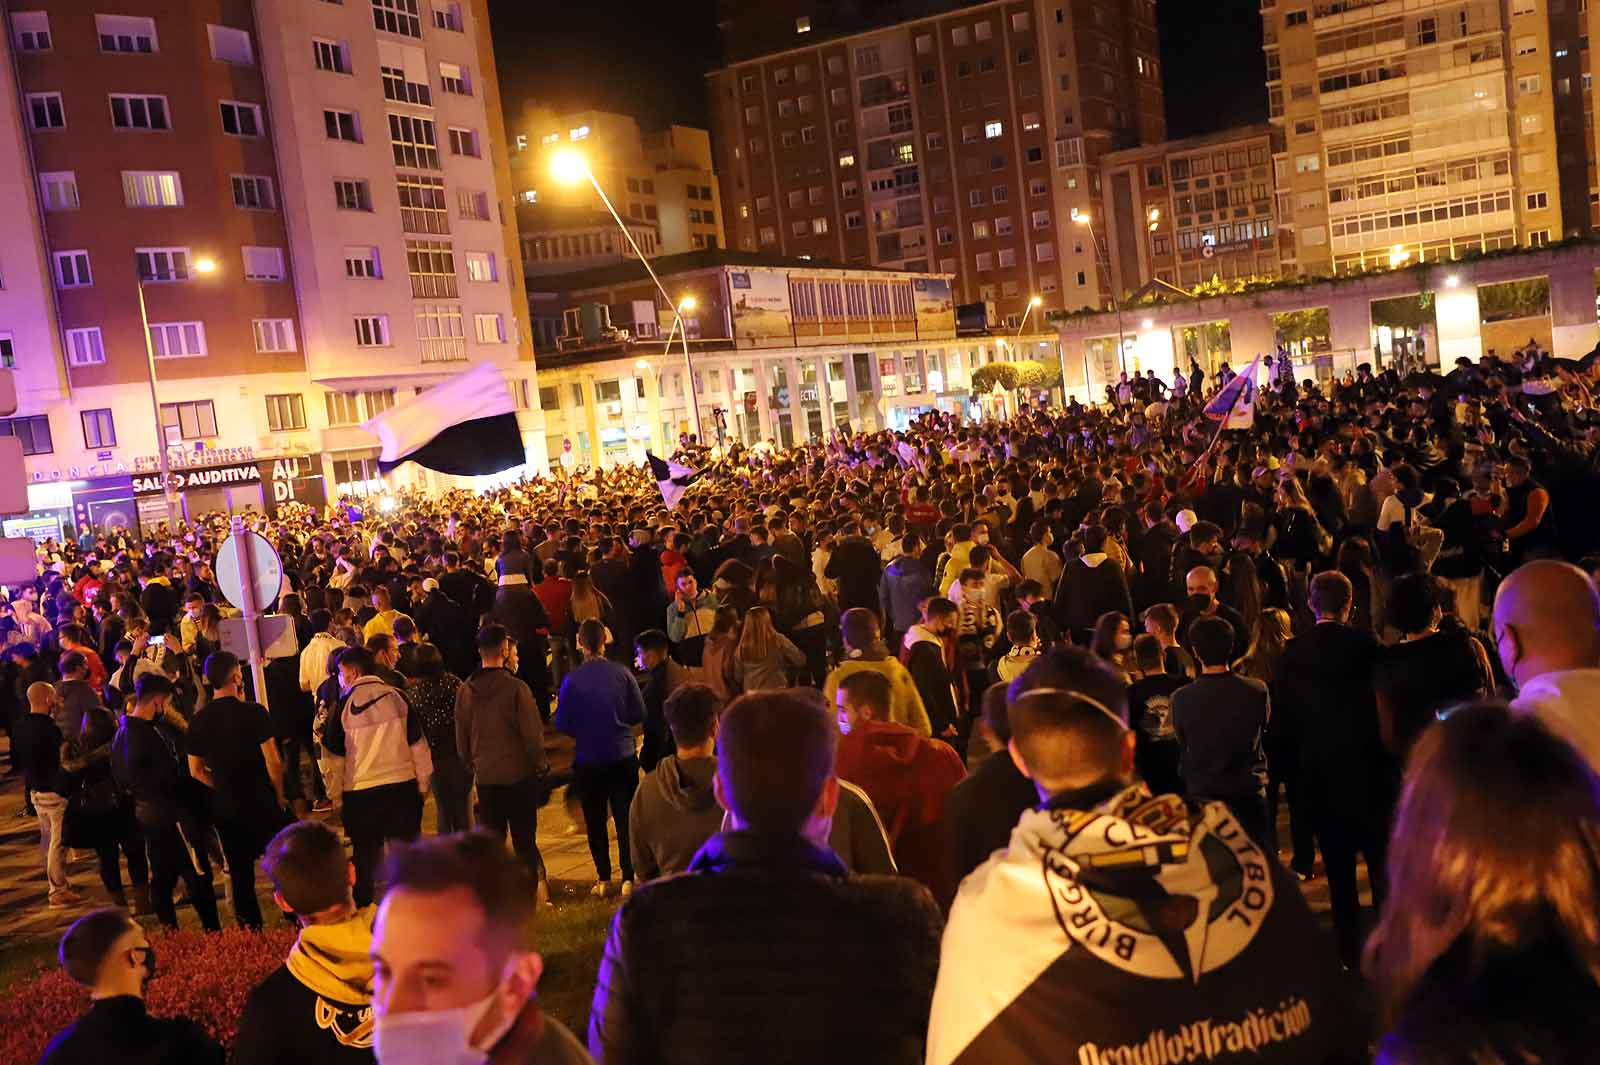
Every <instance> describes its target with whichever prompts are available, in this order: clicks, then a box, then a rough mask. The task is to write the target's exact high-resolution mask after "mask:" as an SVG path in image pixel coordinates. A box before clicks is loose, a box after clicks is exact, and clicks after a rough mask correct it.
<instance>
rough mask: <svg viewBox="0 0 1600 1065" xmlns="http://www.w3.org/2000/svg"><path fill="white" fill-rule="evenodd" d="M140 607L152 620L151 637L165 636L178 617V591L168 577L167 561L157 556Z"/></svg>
mask: <svg viewBox="0 0 1600 1065" xmlns="http://www.w3.org/2000/svg"><path fill="white" fill-rule="evenodd" d="M139 605H140V606H141V607H143V608H144V612H145V616H146V617H148V618H149V619H150V635H152V636H162V635H165V634H166V632H167V630H168V629H171V628H172V627H173V625H172V622H173V618H175V617H177V615H178V591H177V589H175V588H173V587H172V581H171V580H169V579H168V577H167V560H166V558H165V557H164V556H162V555H157V556H156V557H155V558H154V559H153V560H152V561H151V563H150V579H149V580H148V581H147V582H146V583H145V586H144V591H143V592H142V593H140V595H139Z"/></svg>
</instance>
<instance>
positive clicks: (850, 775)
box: [834, 721, 967, 902]
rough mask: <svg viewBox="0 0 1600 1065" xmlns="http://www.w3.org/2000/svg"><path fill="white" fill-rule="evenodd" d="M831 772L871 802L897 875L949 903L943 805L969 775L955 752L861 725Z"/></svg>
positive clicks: (888, 727)
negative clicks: (884, 835)
mask: <svg viewBox="0 0 1600 1065" xmlns="http://www.w3.org/2000/svg"><path fill="white" fill-rule="evenodd" d="M834 772H836V773H838V774H839V776H840V777H841V778H843V779H845V780H848V781H849V782H850V783H852V784H854V785H856V786H857V787H859V788H861V790H863V791H865V792H866V793H867V794H868V795H869V796H870V797H871V798H872V805H873V806H875V807H876V808H877V810H878V816H879V817H881V818H882V819H883V826H884V828H885V829H886V830H887V831H888V833H889V842H890V844H891V845H892V846H893V848H894V854H895V860H896V864H897V865H898V866H899V867H900V871H901V872H902V873H904V874H905V875H906V876H909V877H912V878H914V879H916V880H920V881H921V882H922V883H923V884H925V885H927V887H928V890H929V891H932V892H933V897H934V898H935V899H938V900H940V901H941V902H944V901H947V900H948V899H949V898H950V896H951V895H952V894H954V889H955V885H954V884H951V883H950V877H949V873H950V866H949V862H948V861H947V860H946V850H947V845H946V842H945V830H944V801H945V797H946V796H948V795H949V794H950V789H951V788H953V787H955V786H956V784H957V782H959V781H960V780H961V778H962V777H964V776H966V775H967V771H966V768H965V767H964V766H963V765H962V764H961V756H960V755H958V754H957V753H956V752H955V748H953V747H951V746H950V745H949V744H946V743H940V742H938V741H937V740H930V739H924V738H923V737H921V736H919V735H917V734H916V733H915V732H914V731H912V730H911V729H909V728H907V727H906V726H904V725H896V724H894V723H893V722H889V721H860V722H858V723H857V724H856V726H855V727H854V728H852V729H851V730H850V732H849V733H848V734H846V735H844V736H841V737H840V738H839V751H838V755H837V756H836V759H835V762H834Z"/></svg>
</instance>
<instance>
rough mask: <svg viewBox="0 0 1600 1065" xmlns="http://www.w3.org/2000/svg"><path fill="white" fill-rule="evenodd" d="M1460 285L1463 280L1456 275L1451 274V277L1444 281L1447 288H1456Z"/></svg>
mask: <svg viewBox="0 0 1600 1065" xmlns="http://www.w3.org/2000/svg"><path fill="white" fill-rule="evenodd" d="M1460 284H1461V279H1460V278H1459V277H1457V276H1456V275H1455V274H1451V275H1450V276H1449V277H1447V278H1445V279H1444V287H1445V288H1455V287H1457V286H1458V285H1460Z"/></svg>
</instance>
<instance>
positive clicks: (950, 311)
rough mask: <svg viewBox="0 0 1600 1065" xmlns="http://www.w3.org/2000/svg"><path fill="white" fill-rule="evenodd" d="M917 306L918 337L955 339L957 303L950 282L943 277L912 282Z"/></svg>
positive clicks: (918, 278) (924, 278) (919, 278)
mask: <svg viewBox="0 0 1600 1065" xmlns="http://www.w3.org/2000/svg"><path fill="white" fill-rule="evenodd" d="M911 292H912V295H913V296H914V297H915V299H916V305H917V336H918V337H920V338H922V339H927V338H929V337H938V336H945V337H953V336H955V335H956V302H955V299H954V298H953V297H952V296H951V294H950V282H949V280H948V279H947V278H943V277H917V278H912V280H911Z"/></svg>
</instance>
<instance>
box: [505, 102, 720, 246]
mask: <svg viewBox="0 0 1600 1065" xmlns="http://www.w3.org/2000/svg"><path fill="white" fill-rule="evenodd" d="M514 126H515V128H514V130H513V132H512V142H513V144H514V145H515V146H516V152H515V154H514V155H513V157H512V173H513V182H514V184H515V186H516V190H517V199H518V202H519V204H520V205H521V206H523V207H524V208H530V207H536V208H539V210H537V211H530V210H526V209H525V210H524V212H523V214H522V216H521V217H522V229H521V231H522V236H523V238H524V241H525V242H526V240H527V239H528V238H535V239H537V238H547V237H549V236H553V235H554V236H565V235H570V234H566V233H561V232H557V231H558V230H561V229H566V228H570V223H571V222H572V221H573V218H574V214H573V212H575V211H576V212H580V213H579V214H578V215H577V217H579V218H581V217H583V214H582V213H585V212H593V211H598V212H605V205H604V204H603V203H602V202H601V200H600V197H599V196H598V195H596V193H595V191H594V189H593V187H592V186H590V185H588V184H587V183H582V184H577V185H562V184H560V183H558V182H556V181H555V180H554V179H553V178H552V177H551V174H550V161H551V158H552V157H553V156H554V155H555V153H556V152H559V151H561V150H563V149H575V150H577V151H579V152H581V153H582V154H583V157H584V159H585V161H586V162H587V163H588V165H589V169H590V171H591V172H592V173H593V174H594V176H595V181H596V182H597V183H598V184H599V185H600V187H601V188H602V189H603V190H604V191H605V195H606V198H607V199H609V200H610V201H611V204H612V206H613V207H615V208H616V211H617V213H618V214H619V215H620V216H622V217H623V218H624V219H626V220H627V222H628V223H629V226H630V229H631V228H632V227H633V226H635V225H646V226H649V227H650V228H651V229H653V230H654V231H655V237H654V239H653V240H652V241H651V242H650V243H651V244H653V245H654V250H649V249H644V250H645V254H646V255H653V254H660V255H677V254H680V253H682V252H687V251H696V250H699V249H703V248H721V247H725V246H726V245H727V239H726V237H725V234H724V230H723V223H722V207H721V195H720V191H719V184H718V181H717V175H716V172H715V169H714V168H713V166H712V159H711V135H710V134H709V133H708V132H707V131H705V130H703V129H695V128H693V127H691V126H676V125H674V126H668V127H667V128H665V129H661V130H656V131H654V132H651V133H642V132H641V131H640V129H639V124H638V122H637V121H635V120H634V119H633V118H632V117H631V116H629V115H619V114H614V113H611V112H607V111H595V110H588V111H574V112H569V113H565V114H558V113H556V112H555V111H552V110H550V109H549V108H539V107H529V108H526V109H525V110H524V112H523V114H522V116H521V117H520V118H518V119H517V120H516V122H515V123H514ZM640 247H641V249H643V248H644V243H643V242H641V244H640ZM536 261H537V260H536ZM568 268H569V269H570V268H572V267H571V266H569V267H568Z"/></svg>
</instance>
